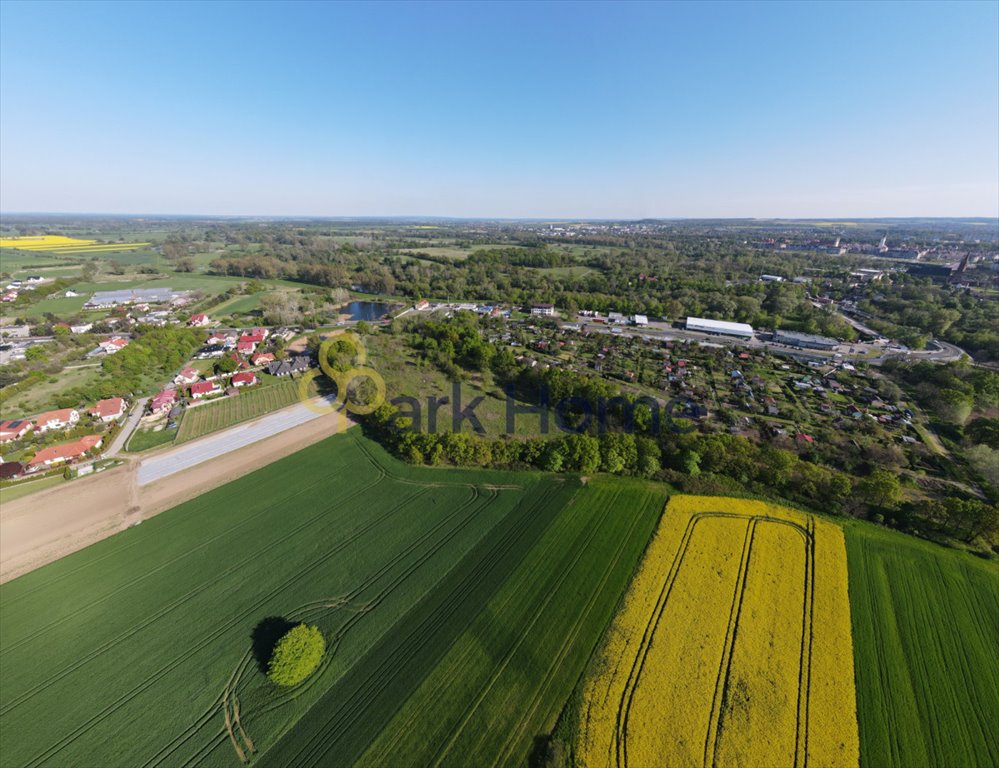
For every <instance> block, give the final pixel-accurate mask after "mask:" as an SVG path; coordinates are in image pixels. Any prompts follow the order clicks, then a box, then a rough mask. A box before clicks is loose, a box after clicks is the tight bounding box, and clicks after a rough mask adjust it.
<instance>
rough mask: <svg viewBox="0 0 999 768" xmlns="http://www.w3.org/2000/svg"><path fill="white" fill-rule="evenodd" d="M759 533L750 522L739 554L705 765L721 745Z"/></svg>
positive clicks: (714, 698)
mask: <svg viewBox="0 0 999 768" xmlns="http://www.w3.org/2000/svg"><path fill="white" fill-rule="evenodd" d="M755 536H756V519H755V518H750V519H749V520H748V521H747V523H746V535H745V537H744V538H743V541H742V555H741V556H740V558H739V571H738V574H737V575H736V577H735V590H734V591H733V593H732V604H731V605H730V606H729V609H728V623H727V625H726V627H725V642H724V643H723V644H722V657H721V662H720V663H719V664H718V673H717V674H716V675H715V689H714V691H713V692H712V694H711V715H710V717H709V718H708V733H707V736H705V738H704V765H705V766H709V765H714V759H715V750H716V749H717V746H718V731H719V728H720V727H721V719H722V712H723V709H722V702H723V699H724V698H725V693H727V688H728V685H727V683H728V677H729V674H730V673H731V671H732V652H733V651H734V650H735V635H736V630H737V628H738V625H739V615H740V614H741V613H742V599H743V597H744V596H745V593H746V575H747V574H748V573H749V561H750V553H751V552H752V549H753V539H754V538H755Z"/></svg>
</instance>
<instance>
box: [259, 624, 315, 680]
mask: <svg viewBox="0 0 999 768" xmlns="http://www.w3.org/2000/svg"><path fill="white" fill-rule="evenodd" d="M325 652H326V640H325V638H324V637H323V633H322V632H320V631H319V628H318V627H310V626H309V625H307V624H298V625H296V626H294V627H292V628H291V629H289V630H288V631H287V632H286V633H285V635H284V637H282V638H281V639H280V640H278V642H277V645H275V646H274V652H273V654H272V655H271V659H270V662H269V663H268V665H267V677H269V678H270V679H271V682H273V683H275V684H276V685H283V686H289V685H298V684H299V683H300V682H302V681H303V680H304V679H305V678H307V677H308V676H309V675H311V674H312V673H313V672H315V671H316V667H318V666H319V662H320V661H322V659H323V653H325Z"/></svg>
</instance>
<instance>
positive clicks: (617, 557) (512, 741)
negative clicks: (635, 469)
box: [493, 496, 641, 766]
mask: <svg viewBox="0 0 999 768" xmlns="http://www.w3.org/2000/svg"><path fill="white" fill-rule="evenodd" d="M615 498H616V496H615ZM640 521H641V516H640V515H635V516H634V518H633V520H632V522H631V525H630V526H628V530H627V532H626V533H625V535H624V536H623V537H622V538H621V543H620V544H618V546H617V550H616V551H615V552H614V556H613V560H612V561H611V566H610V567H608V568H605V569H604V574H603V576H602V577H601V579H600V583H599V584H598V585H597V587H596V588H595V589H594V590H593V592H592V594H591V596H590V599H589V600H588V601H587V602H586V605H585V607H584V608H583V610H582V611H580V612H579V615H578V618H577V620H576V622H575V623H574V624H573V627H572V632H571V633H570V634H569V635H568V636H567V638H566V640H565V642H563V644H562V647H561V648H560V649H559V653H558V656H557V657H556V659H557V663H556V664H553V665H552V667H551V669H550V670H549V673H548V675H547V676H546V677H545V680H544V681H543V682H542V685H541V686H540V687H539V688H538V689H537V690H536V692H535V695H534V698H533V700H532V702H531V709H530V712H529V714H528V716H527V717H524V718H521V722H522V723H525V722H527V721H529V720H531V719H532V718H533V717H534V713H535V712H537V709H538V707H539V706H540V705H541V702H542V700H543V698H544V697H543V693H544V691H545V689H546V688H547V687H548V686H549V685H550V682H551V679H552V678H553V677H554V675H555V672H556V669H557V667H558V666H561V664H562V660H563V659H564V658H565V656H566V654H567V653H568V651H569V648H570V646H571V645H572V644H574V643H575V641H576V638H577V637H578V636H579V633H580V631H581V628H582V625H583V623H584V619H585V618H586V617H587V616H588V615H589V613H590V611H592V610H593V606H594V605H595V604H596V602H597V598H598V597H599V596H600V595H601V594H602V593H603V590H604V588H605V587H606V585H607V581H608V580H609V579H610V577H611V574H612V573H614V572H615V571H616V570H617V567H618V563H620V561H621V557H622V555H623V554H624V552H625V550H626V549H627V548H628V543H629V542H630V541H631V537H632V536H633V535H634V532H635V529H636V528H637V527H638V524H639V522H640ZM520 730H521V731H522V730H523V729H520ZM519 737H520V732H515V733H514V734H511V735H510V736H509V737H508V738H507V740H506V743H505V744H504V745H503V748H502V750H501V751H500V753H499V757H497V758H496V760H494V761H493V766H500V765H504V764H505V763H506V760H507V757H508V756H509V755H510V752H511V751H512V750H513V749H514V747H515V745H516V741H517V739H518V738H519Z"/></svg>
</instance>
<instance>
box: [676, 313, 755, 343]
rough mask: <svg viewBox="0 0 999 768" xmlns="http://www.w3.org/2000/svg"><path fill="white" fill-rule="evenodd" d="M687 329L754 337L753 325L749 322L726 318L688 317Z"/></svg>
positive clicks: (745, 337) (722, 334) (743, 337)
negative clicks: (734, 321)
mask: <svg viewBox="0 0 999 768" xmlns="http://www.w3.org/2000/svg"><path fill="white" fill-rule="evenodd" d="M687 330H688V331H700V332H701V333H716V334H719V335H721V336H738V337H739V338H742V339H751V338H753V326H751V325H749V324H748V323H730V322H728V321H726V320H709V319H708V318H705V317H688V318H687Z"/></svg>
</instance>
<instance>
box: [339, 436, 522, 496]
mask: <svg viewBox="0 0 999 768" xmlns="http://www.w3.org/2000/svg"><path fill="white" fill-rule="evenodd" d="M352 438H353V440H354V442H355V444H356V445H357V447H358V448H360V449H361V453H363V454H364V455H365V457H366V458H367V459H368V461H369V462H371V464H372V465H373V466H376V467H379V468H380V469H381V470H382V471H383V472H384V473H385V476H386V477H388V478H389V479H390V480H394V481H396V482H398V483H405V484H407V485H423V486H426V487H428V488H452V487H456V486H467V485H473V483H463V482H424V481H422V480H411V479H410V478H408V477H403V476H401V475H394V474H392V473H391V472H389V471H388V469H387V468H386V467H383V466H382V465H381V464H380V463H379V462H378V459H377V458H376V457H375V455H374V454H373V453H372V452H371V449H370V448H368V446H367V445H365V444H364V441H363V440H361V439H360V438H359V437H357V436H354V435H352ZM474 485H478V486H480V487H487V488H489V489H490V490H497V491H522V490H524V487H523V486H521V485H496V484H493V483H490V484H488V485H484V484H481V483H474Z"/></svg>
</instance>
